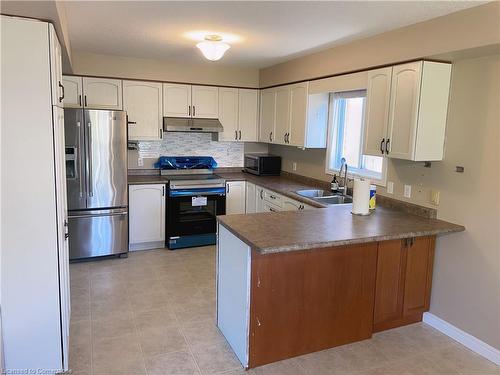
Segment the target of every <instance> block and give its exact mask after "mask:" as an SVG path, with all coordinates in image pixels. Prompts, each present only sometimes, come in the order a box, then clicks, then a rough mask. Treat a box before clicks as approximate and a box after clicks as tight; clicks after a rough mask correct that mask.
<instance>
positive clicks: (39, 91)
mask: <svg viewBox="0 0 500 375" xmlns="http://www.w3.org/2000/svg"><path fill="white" fill-rule="evenodd" d="M0 27H1V54H2V66H1V76H2V80H1V92H2V96H1V108H2V111H1V124H2V126H1V129H0V131H1V132H2V134H1V141H2V143H1V147H0V152H1V163H2V165H1V170H2V181H1V184H2V185H1V201H2V209H1V221H2V237H1V244H0V246H1V249H2V263H1V267H2V269H1V277H2V280H1V298H2V336H3V349H4V355H5V366H6V368H8V369H26V368H32V369H40V370H42V369H60V368H61V367H62V351H61V320H60V313H61V312H60V308H59V279H58V252H57V217H56V192H55V173H54V139H53V128H52V108H51V101H52V100H51V81H50V67H49V40H48V37H49V33H48V24H47V23H44V22H39V21H33V20H25V19H14V18H10V17H4V16H2V21H1V25H0ZM20 145H22V146H21V147H20ZM28 171H29V173H28Z"/></svg>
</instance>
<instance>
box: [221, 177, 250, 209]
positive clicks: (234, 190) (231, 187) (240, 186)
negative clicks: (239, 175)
mask: <svg viewBox="0 0 500 375" xmlns="http://www.w3.org/2000/svg"><path fill="white" fill-rule="evenodd" d="M245 183H246V181H228V182H226V215H232V214H244V213H245V201H246V193H245Z"/></svg>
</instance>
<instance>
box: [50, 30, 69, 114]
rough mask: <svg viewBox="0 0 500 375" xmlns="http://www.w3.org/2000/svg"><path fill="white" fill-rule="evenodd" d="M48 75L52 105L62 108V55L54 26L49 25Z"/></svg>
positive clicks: (63, 93)
mask: <svg viewBox="0 0 500 375" xmlns="http://www.w3.org/2000/svg"><path fill="white" fill-rule="evenodd" d="M49 44H50V75H51V84H52V105H56V106H58V107H61V108H62V107H63V101H64V96H65V92H64V85H63V82H62V53H61V45H60V44H59V40H58V39H57V34H56V32H55V30H54V26H52V24H49Z"/></svg>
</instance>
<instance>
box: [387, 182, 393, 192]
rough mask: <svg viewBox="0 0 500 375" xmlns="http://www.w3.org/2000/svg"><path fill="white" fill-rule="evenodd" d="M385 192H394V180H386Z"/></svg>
mask: <svg viewBox="0 0 500 375" xmlns="http://www.w3.org/2000/svg"><path fill="white" fill-rule="evenodd" d="M386 190H387V194H394V182H392V181H387V189H386Z"/></svg>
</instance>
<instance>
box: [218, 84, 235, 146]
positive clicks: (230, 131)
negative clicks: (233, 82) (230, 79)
mask: <svg viewBox="0 0 500 375" xmlns="http://www.w3.org/2000/svg"><path fill="white" fill-rule="evenodd" d="M219 120H220V122H221V124H222V127H223V128H224V130H223V132H222V133H220V134H219V139H220V140H222V141H237V140H239V135H240V133H238V89H232V88H225V87H221V88H220V89H219Z"/></svg>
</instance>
